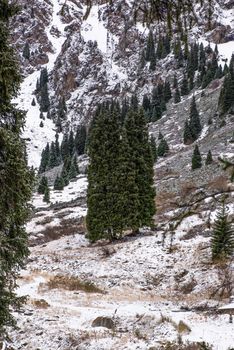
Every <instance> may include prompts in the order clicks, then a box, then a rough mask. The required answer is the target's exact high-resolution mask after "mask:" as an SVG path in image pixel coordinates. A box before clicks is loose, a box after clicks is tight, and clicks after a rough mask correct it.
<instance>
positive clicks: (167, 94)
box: [163, 81, 172, 103]
mask: <svg viewBox="0 0 234 350" xmlns="http://www.w3.org/2000/svg"><path fill="white" fill-rule="evenodd" d="M163 95H164V101H165V102H166V103H167V102H168V101H170V99H171V97H172V96H171V86H170V82H169V81H166V82H165V84H164V94H163Z"/></svg>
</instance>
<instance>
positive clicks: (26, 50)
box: [23, 42, 30, 60]
mask: <svg viewBox="0 0 234 350" xmlns="http://www.w3.org/2000/svg"><path fill="white" fill-rule="evenodd" d="M23 57H24V58H25V59H27V60H29V58H30V49H29V43H28V42H26V44H25V45H24V49H23Z"/></svg>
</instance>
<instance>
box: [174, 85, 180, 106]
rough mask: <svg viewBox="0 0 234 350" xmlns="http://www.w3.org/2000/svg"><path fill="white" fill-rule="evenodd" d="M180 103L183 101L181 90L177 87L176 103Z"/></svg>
mask: <svg viewBox="0 0 234 350" xmlns="http://www.w3.org/2000/svg"><path fill="white" fill-rule="evenodd" d="M180 101H181V97H180V90H179V89H178V87H177V88H176V91H175V94H174V103H179V102H180Z"/></svg>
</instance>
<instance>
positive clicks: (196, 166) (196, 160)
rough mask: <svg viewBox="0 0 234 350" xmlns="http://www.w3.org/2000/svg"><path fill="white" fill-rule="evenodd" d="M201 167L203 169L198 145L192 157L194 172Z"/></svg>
mask: <svg viewBox="0 0 234 350" xmlns="http://www.w3.org/2000/svg"><path fill="white" fill-rule="evenodd" d="M201 167H202V158H201V154H200V151H199V148H198V145H196V146H195V148H194V151H193V156H192V170H195V169H199V168H201Z"/></svg>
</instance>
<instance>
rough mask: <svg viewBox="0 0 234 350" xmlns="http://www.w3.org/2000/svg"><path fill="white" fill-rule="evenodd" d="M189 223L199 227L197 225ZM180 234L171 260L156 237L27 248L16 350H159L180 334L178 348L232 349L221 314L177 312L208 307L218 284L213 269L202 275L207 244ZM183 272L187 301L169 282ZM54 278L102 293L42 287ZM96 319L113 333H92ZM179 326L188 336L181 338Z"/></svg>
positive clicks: (74, 239) (75, 239) (69, 240)
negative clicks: (189, 344) (191, 282)
mask: <svg viewBox="0 0 234 350" xmlns="http://www.w3.org/2000/svg"><path fill="white" fill-rule="evenodd" d="M193 223H198V221H197V220H196V218H194V221H193ZM182 230H184V226H181V227H180V228H179V229H178V232H177V233H176V237H175V241H174V243H173V247H174V250H173V252H172V253H168V248H169V244H170V239H169V237H168V238H167V239H166V241H165V245H164V247H163V246H162V244H161V239H162V237H161V236H160V234H157V235H155V236H154V235H153V236H139V237H135V238H132V239H128V240H124V241H122V242H119V243H117V244H113V245H90V244H89V243H88V241H87V240H86V239H85V238H84V236H83V235H79V234H77V235H75V236H70V237H64V238H60V239H58V240H56V241H52V242H50V243H47V244H44V245H42V246H37V247H34V248H32V249H31V257H30V263H29V265H28V269H27V270H26V271H24V273H23V274H22V278H21V279H20V281H19V285H20V287H19V290H18V293H19V294H20V295H25V294H28V295H29V299H28V303H27V305H26V310H25V311H24V314H23V315H18V316H17V317H18V318H19V325H20V326H21V323H22V329H23V331H22V332H21V333H20V334H19V333H18V334H15V335H14V339H15V340H16V339H17V341H15V342H14V343H15V344H16V343H17V344H18V347H17V349H20V348H22V344H23V343H24V344H25V345H24V347H23V348H24V349H25V350H29V349H30V350H36V349H44V348H45V347H46V348H49V349H52V348H53V349H73V347H72V346H71V339H73V342H74V344H76V343H77V345H78V344H79V345H80V347H79V349H98V350H111V349H120V350H121V349H131V350H132V349H142V350H144V349H145V350H146V349H149V347H150V346H156V349H159V348H160V344H162V343H165V342H168V341H172V342H174V343H175V342H176V341H177V338H178V335H179V334H180V335H181V336H182V340H183V341H184V342H186V341H205V342H209V343H210V344H212V345H213V346H214V349H216V350H227V349H228V347H231V346H233V332H234V325H233V324H229V323H228V316H227V315H226V316H225V315H223V316H222V315H218V314H217V313H216V312H213V313H212V312H211V313H210V314H209V313H206V312H200V313H198V312H194V311H187V312H186V311H184V310H183V309H182V308H181V307H185V306H187V307H188V308H192V307H194V306H197V305H200V304H202V302H204V301H205V300H207V298H208V294H209V293H208V291H209V287H210V282H211V280H213V282H214V281H215V279H216V278H217V277H216V273H215V270H214V269H213V268H212V267H209V270H208V269H206V271H204V272H202V270H201V265H202V264H204V265H203V270H205V260H206V259H205V257H204V255H203V254H202V255H201V253H200V250H199V249H200V248H201V246H202V247H204V246H205V245H207V238H202V237H200V238H199V239H196V240H194V239H192V240H189V241H180V239H179V237H180V236H181V232H182ZM199 247H200V248H199ZM191 248H193V249H191ZM106 249H109V252H110V255H109V256H108V255H106ZM194 252H195V253H194ZM193 255H194V257H193ZM201 259H203V260H204V261H203V262H201V261H200V260H201ZM185 268H186V269H187V270H188V271H189V272H188V275H187V276H185V279H184V280H181V281H180V283H181V285H182V284H183V283H186V279H189V278H191V277H192V278H194V279H195V280H196V281H197V285H196V286H195V287H194V289H193V291H191V293H189V294H186V293H183V292H182V290H178V291H176V288H177V287H176V283H177V282H176V278H178V276H179V275H180V273H181V272H183V270H184V269H185ZM57 275H60V276H67V277H72V278H79V279H80V280H82V281H86V282H87V281H90V282H92V283H94V284H95V285H96V286H98V287H99V288H100V289H101V290H102V291H103V293H101V294H100V293H87V292H83V291H81V290H79V289H77V290H66V288H67V287H66V283H65V282H64V283H65V285H64V286H60V287H59V288H57V289H52V288H49V286H48V282H49V281H50V280H51V279H53V278H54V276H57ZM176 276H177V277H176ZM133 291H134V292H133ZM39 301H40V302H39ZM209 303H210V305H217V302H216V301H213V304H212V301H210V302H209ZM98 316H107V317H111V318H112V319H113V320H114V322H115V329H113V330H108V329H106V328H104V327H98V328H94V327H92V326H91V325H92V322H93V320H94V319H95V318H96V317H98ZM180 321H183V322H184V323H185V324H186V325H187V326H188V327H189V328H190V329H191V331H184V332H181V333H180V331H179V329H178V324H179V322H180ZM24 332H26V333H27V337H26V334H25V333H24ZM58 339H60V341H59V342H58ZM65 343H67V347H66V346H65V345H64V344H65ZM69 344H70V346H71V347H69Z"/></svg>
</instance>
